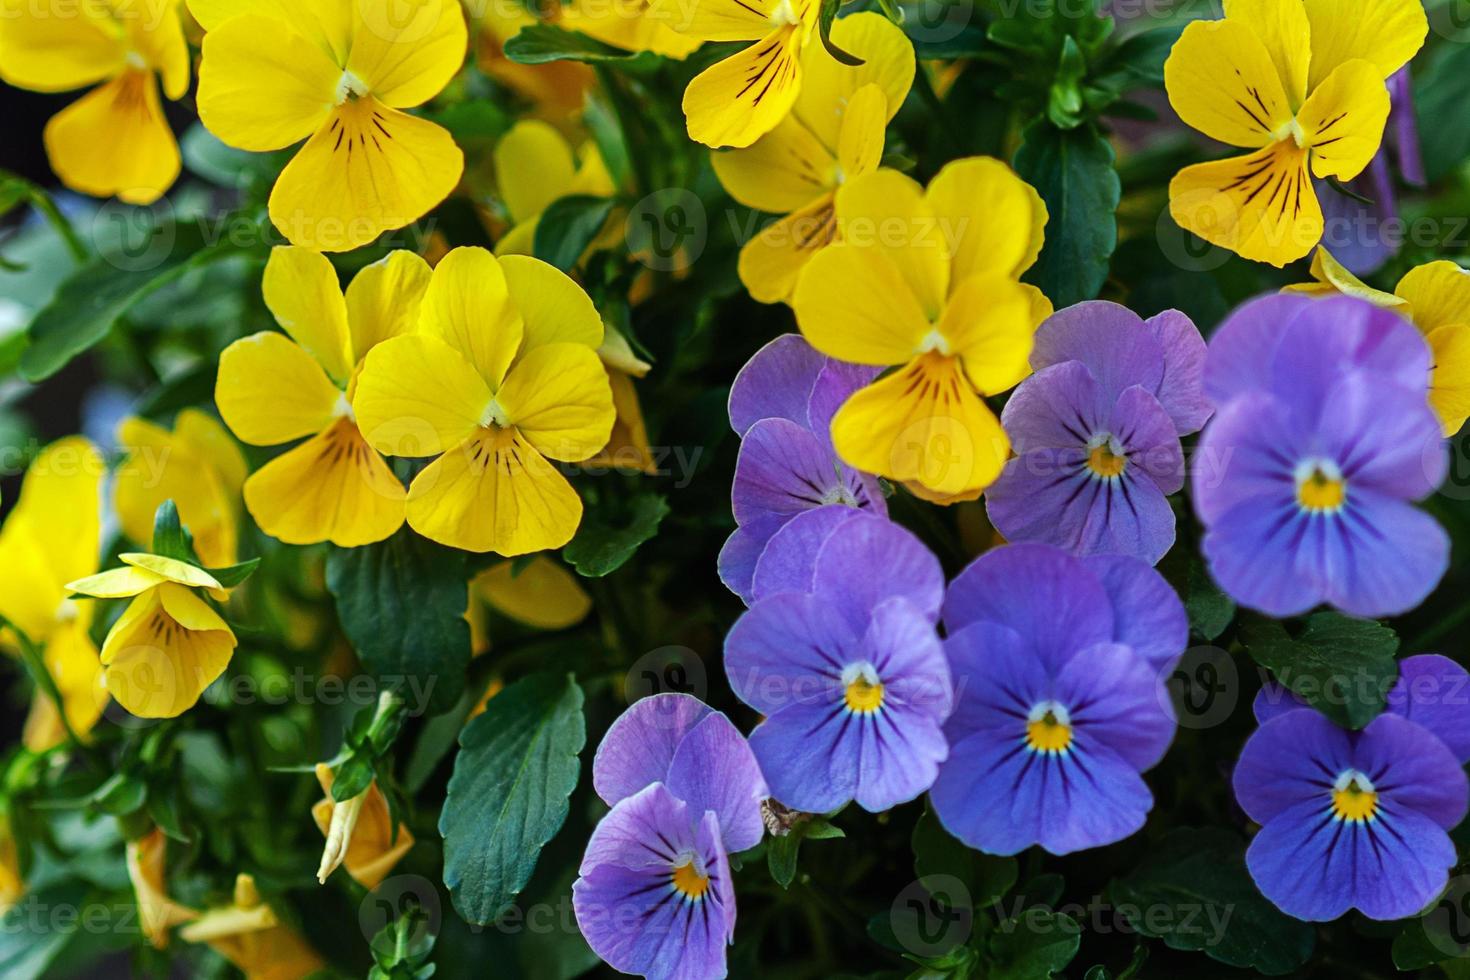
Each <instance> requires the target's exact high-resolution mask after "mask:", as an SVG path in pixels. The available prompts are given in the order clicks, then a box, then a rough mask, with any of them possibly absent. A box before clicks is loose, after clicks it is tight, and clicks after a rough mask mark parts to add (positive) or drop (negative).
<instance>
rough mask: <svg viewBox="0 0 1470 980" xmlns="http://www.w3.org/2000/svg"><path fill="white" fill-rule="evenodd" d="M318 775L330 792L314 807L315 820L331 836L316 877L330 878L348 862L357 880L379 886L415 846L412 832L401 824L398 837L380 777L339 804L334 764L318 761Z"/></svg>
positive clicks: (367, 887) (324, 790)
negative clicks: (336, 794)
mask: <svg viewBox="0 0 1470 980" xmlns="http://www.w3.org/2000/svg"><path fill="white" fill-rule="evenodd" d="M316 779H317V782H318V783H320V784H321V787H322V792H323V793H325V794H327V795H326V798H325V799H321V800H318V801H317V802H316V803H315V804H313V805H312V808H311V817H312V819H313V820H315V821H316V825H317V828H318V829H319V830H321V832H322V836H324V837H326V839H327V843H326V847H325V848H324V849H323V851H322V862H321V867H320V868H319V869H318V870H317V880H318V881H326V880H327V876H328V875H330V874H331V873H332V872H333V871H335V870H336V869H337V867H338V866H339V865H345V866H346V867H347V873H348V874H349V875H351V876H352V879H353V880H354V881H356V882H357V883H358V884H359V885H361V886H362V887H364V888H366V889H368V890H372V889H374V888H376V887H378V884H379V883H380V882H381V881H382V880H383V879H384V878H386V877H388V872H390V871H392V870H393V866H394V865H396V864H397V863H398V862H399V861H401V860H402V859H403V856H404V855H405V854H407V853H408V852H409V849H410V848H412V847H413V834H411V833H409V831H408V828H407V827H404V826H399V827H398V828H397V831H398V833H397V836H396V838H395V836H394V824H393V814H392V812H391V811H390V810H389V809H388V800H387V798H386V797H385V796H383V791H382V790H380V789H378V783H377V781H376V780H374V781H373V782H372V783H370V784H369V785H368V788H367V789H365V790H363V791H362V792H361V793H359V794H358V795H356V796H354V797H353V798H352V799H350V800H343V801H342V802H340V803H339V802H337V801H335V800H333V799H332V781H333V773H332V767H331V766H329V765H326V764H325V763H320V762H319V763H317V766H316Z"/></svg>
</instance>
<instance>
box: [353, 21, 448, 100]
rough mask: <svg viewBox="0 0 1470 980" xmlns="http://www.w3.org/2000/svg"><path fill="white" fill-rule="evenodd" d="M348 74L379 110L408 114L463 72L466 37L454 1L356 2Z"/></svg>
mask: <svg viewBox="0 0 1470 980" xmlns="http://www.w3.org/2000/svg"><path fill="white" fill-rule="evenodd" d="M352 13H353V30H352V51H351V53H350V54H348V56H347V70H348V71H349V72H350V73H351V74H352V75H353V76H354V77H356V78H357V79H359V80H361V81H362V83H363V84H364V86H365V87H366V89H367V91H369V92H371V93H372V94H373V95H374V96H375V97H376V98H377V99H378V100H379V101H381V102H382V103H383V104H384V105H389V106H392V107H393V108H395V109H411V108H413V107H414V106H417V105H422V104H423V103H425V102H427V101H429V100H430V99H432V98H433V97H434V96H436V95H438V94H439V93H440V92H441V91H442V90H443V88H444V86H446V85H448V84H449V81H450V79H452V78H454V76H455V75H456V74H458V72H459V70H460V68H462V67H463V66H464V59H465V49H466V47H467V46H468V44H469V35H468V32H467V31H466V29H465V23H464V11H463V10H462V9H461V8H460V5H459V0H418V2H416V3H408V4H405V3H403V2H402V0H355V2H354V3H353V4H352Z"/></svg>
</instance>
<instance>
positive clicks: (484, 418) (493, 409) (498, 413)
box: [480, 398, 510, 429]
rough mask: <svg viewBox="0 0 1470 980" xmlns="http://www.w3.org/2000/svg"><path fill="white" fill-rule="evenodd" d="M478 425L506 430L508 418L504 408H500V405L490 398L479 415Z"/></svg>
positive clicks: (508, 424) (508, 422) (508, 423)
mask: <svg viewBox="0 0 1470 980" xmlns="http://www.w3.org/2000/svg"><path fill="white" fill-rule="evenodd" d="M480 424H481V425H482V426H487V427H488V426H492V425H493V426H495V427H496V428H498V429H504V428H508V427H509V426H510V416H509V415H507V414H506V411H505V409H504V408H501V407H500V403H499V402H498V401H496V400H495V399H493V398H492V399H490V404H488V405H486V406H485V411H483V412H481V413H480Z"/></svg>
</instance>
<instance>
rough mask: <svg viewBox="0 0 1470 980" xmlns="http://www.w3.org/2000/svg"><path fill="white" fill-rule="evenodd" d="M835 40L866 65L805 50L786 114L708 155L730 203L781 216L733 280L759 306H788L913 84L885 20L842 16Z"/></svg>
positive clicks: (908, 60)
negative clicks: (741, 143) (742, 142)
mask: <svg viewBox="0 0 1470 980" xmlns="http://www.w3.org/2000/svg"><path fill="white" fill-rule="evenodd" d="M832 40H833V42H834V43H835V44H836V45H837V46H838V47H840V48H841V49H842V50H844V51H849V52H851V53H852V54H854V55H856V56H857V57H859V58H862V59H863V64H862V65H860V66H858V67H856V68H851V67H848V66H846V65H843V64H839V63H838V62H837V61H835V60H834V59H833V58H832V57H831V56H830V55H828V54H827V52H826V50H825V49H823V48H822V46H821V45H817V44H814V45H811V46H810V47H808V48H807V49H806V50H805V51H804V52H803V53H802V57H801V66H802V71H803V76H804V80H803V83H802V87H801V93H800V94H799V95H798V96H797V98H796V105H795V107H794V108H793V110H792V112H791V115H789V116H787V117H786V119H785V120H783V121H782V122H781V124H780V125H778V126H777V127H776V128H775V129H773V130H772V131H771V132H769V133H767V134H766V135H765V136H762V137H761V138H760V139H758V140H756V141H755V143H753V144H751V146H750V147H749V148H747V149H743V150H730V151H728V152H724V153H713V154H711V155H710V156H711V160H712V161H713V163H714V168H715V173H716V175H718V176H719V178H720V183H721V184H723V185H724V186H725V190H726V191H728V192H729V193H730V196H731V197H733V198H735V200H737V201H739V202H740V203H741V204H744V205H745V206H746V207H751V208H756V209H758V210H760V211H770V212H772V213H773V214H784V215H786V217H784V218H782V219H781V220H780V221H777V222H775V223H774V224H771V225H768V226H767V227H766V228H765V229H764V230H763V231H761V233H760V234H759V235H756V236H755V237H754V238H752V239H751V240H750V241H748V242H746V243H745V247H743V248H742V249H741V250H740V265H739V271H740V281H741V282H742V283H744V284H745V288H746V289H747V290H749V292H750V295H751V296H752V297H753V298H754V299H756V300H759V301H760V302H762V303H778V302H784V301H787V300H789V299H790V297H791V291H792V290H793V289H795V288H796V279H797V277H798V276H799V275H800V274H801V270H802V269H803V268H804V267H805V266H806V262H807V260H808V259H810V258H811V257H812V256H813V255H815V254H816V253H817V252H818V251H819V250H820V249H822V248H823V247H825V246H826V245H827V243H828V242H830V241H831V240H832V236H833V234H834V233H835V227H834V225H835V217H836V216H835V213H834V211H833V196H834V195H835V194H836V191H837V188H838V187H840V186H841V185H842V183H843V182H844V181H847V180H852V179H854V178H857V177H861V176H862V175H863V174H865V173H869V172H870V171H872V170H874V169H876V168H877V166H878V162H879V161H880V160H881V159H882V158H883V141H884V130H885V129H886V128H887V126H888V122H889V120H891V119H892V118H893V117H894V115H896V114H897V113H898V109H899V107H900V106H902V105H903V100H904V99H905V98H906V97H907V96H908V93H909V87H910V86H911V85H913V82H914V47H913V45H912V44H910V43H909V39H908V38H907V37H906V36H904V33H903V31H902V30H900V29H899V28H898V27H896V26H894V24H893V23H892V22H891V21H889V19H888V18H887V17H884V16H883V15H882V14H876V13H860V14H853V15H852V16H850V17H844V18H842V19H841V20H839V21H838V22H837V23H836V24H834V25H833V26H832Z"/></svg>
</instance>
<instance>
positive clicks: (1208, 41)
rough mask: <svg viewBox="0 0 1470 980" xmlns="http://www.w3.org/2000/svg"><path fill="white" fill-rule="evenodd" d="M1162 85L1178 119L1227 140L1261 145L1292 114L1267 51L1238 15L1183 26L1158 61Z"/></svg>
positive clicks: (1246, 145)
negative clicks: (1161, 64)
mask: <svg viewBox="0 0 1470 980" xmlns="http://www.w3.org/2000/svg"><path fill="white" fill-rule="evenodd" d="M1164 87H1165V88H1166V89H1167V90H1168V93H1169V103H1170V104H1171V105H1172V106H1173V107H1174V111H1175V112H1177V113H1179V118H1180V119H1182V120H1184V122H1185V123H1186V124H1188V125H1190V126H1192V127H1194V128H1195V129H1197V130H1199V131H1200V132H1202V133H1204V134H1205V135H1206V136H1209V137H1212V138H1214V139H1217V140H1219V141H1220V142H1222V143H1229V144H1231V145H1232V146H1244V147H1250V148H1252V149H1254V148H1256V147H1262V146H1265V145H1266V144H1267V143H1270V142H1271V141H1272V139H1274V138H1275V137H1274V134H1275V133H1277V132H1278V131H1279V130H1280V129H1281V128H1282V127H1283V126H1287V125H1289V124H1290V123H1291V120H1292V107H1291V103H1290V102H1289V101H1288V100H1287V97H1286V90H1285V88H1283V87H1282V84H1281V76H1280V75H1279V74H1278V73H1277V71H1276V65H1275V63H1274V62H1273V61H1272V60H1271V52H1270V51H1269V50H1267V48H1266V44H1265V42H1264V41H1262V40H1261V38H1259V37H1258V36H1256V33H1255V31H1253V30H1251V28H1250V27H1249V26H1247V25H1246V24H1244V23H1241V22H1239V21H1235V20H1213V21H1202V20H1196V21H1192V22H1191V23H1190V24H1189V25H1188V26H1187V27H1185V28H1184V33H1183V34H1181V35H1180V37H1179V40H1178V41H1177V42H1175V44H1174V50H1173V51H1172V52H1171V53H1170V55H1169V59H1168V60H1167V61H1165V62H1164Z"/></svg>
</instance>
